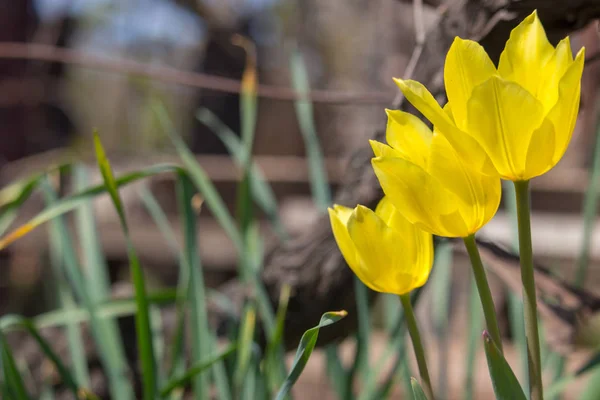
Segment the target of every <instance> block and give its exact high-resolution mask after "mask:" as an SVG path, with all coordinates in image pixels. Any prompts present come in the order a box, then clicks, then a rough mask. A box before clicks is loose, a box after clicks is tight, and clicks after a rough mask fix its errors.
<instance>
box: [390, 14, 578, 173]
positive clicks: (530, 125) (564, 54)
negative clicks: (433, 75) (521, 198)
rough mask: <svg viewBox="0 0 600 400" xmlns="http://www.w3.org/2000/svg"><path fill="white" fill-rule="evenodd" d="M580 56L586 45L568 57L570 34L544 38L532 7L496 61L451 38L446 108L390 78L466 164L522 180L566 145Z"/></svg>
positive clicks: (416, 87) (546, 166)
mask: <svg viewBox="0 0 600 400" xmlns="http://www.w3.org/2000/svg"><path fill="white" fill-rule="evenodd" d="M583 62H584V49H582V50H581V51H580V52H579V53H578V54H577V56H576V57H575V59H574V60H573V55H572V52H571V46H570V42H569V38H568V37H567V38H565V39H563V40H562V41H561V42H560V43H559V44H558V45H557V46H556V48H554V47H553V46H552V45H551V44H550V42H548V39H547V38H546V34H545V32H544V28H543V27H542V24H541V22H540V20H539V19H538V16H537V13H536V12H535V11H534V12H533V13H532V14H531V15H529V16H528V17H527V18H526V19H525V20H523V22H521V23H520V24H519V26H517V27H516V28H515V29H514V30H513V31H512V33H511V35H510V39H509V40H508V42H507V43H506V47H505V48H504V51H503V52H502V55H501V56H500V62H499V65H498V68H497V69H496V67H495V66H494V64H493V63H492V61H491V60H490V58H489V57H488V55H487V53H486V52H485V50H484V49H483V47H481V46H480V45H479V44H478V43H476V42H473V41H470V40H463V39H460V38H456V39H455V40H454V43H453V44H452V46H451V48H450V50H449V52H448V55H447V57H446V63H445V67H444V81H445V86H446V93H447V96H448V102H449V104H450V105H451V109H448V110H446V111H447V112H445V110H442V108H441V107H440V105H439V104H438V103H437V102H436V100H435V99H434V98H433V96H432V95H431V94H430V93H429V92H428V91H427V89H426V88H425V87H424V86H423V85H421V84H420V83H418V82H416V81H411V80H406V81H404V80H401V79H396V83H397V84H398V86H399V87H400V89H401V90H402V92H403V93H404V95H405V96H406V98H407V99H408V101H410V102H411V103H412V104H413V105H414V106H415V107H416V108H417V109H419V111H421V112H422V113H423V115H425V117H426V118H427V119H429V120H430V121H431V122H432V123H433V125H434V126H435V127H436V129H437V130H439V132H440V133H442V134H443V135H444V136H446V138H447V139H448V140H449V141H450V142H451V143H452V145H453V147H455V148H456V149H457V150H458V151H459V152H460V153H461V155H462V156H463V157H464V158H465V159H467V161H468V162H469V163H470V165H471V167H475V168H478V169H480V170H481V171H482V172H484V173H486V174H490V173H492V172H493V171H494V170H495V172H496V173H497V174H499V175H500V176H501V177H502V178H504V179H508V180H512V181H525V180H529V179H531V178H533V177H536V176H539V175H542V174H544V173H545V172H547V171H548V170H550V169H551V168H552V167H554V166H555V165H556V164H557V163H558V162H559V161H560V159H561V158H562V156H563V154H564V153H565V151H566V149H567V146H568V145H569V141H570V140H571V136H572V133H573V129H574V127H575V120H576V118H577V112H578V109H579V97H580V81H581V74H582V71H583ZM481 150H483V152H485V154H487V157H489V160H487V159H486V158H485V156H484V155H483V154H484V153H483V152H482V151H481ZM490 162H491V165H493V169H490V168H489V167H490Z"/></svg>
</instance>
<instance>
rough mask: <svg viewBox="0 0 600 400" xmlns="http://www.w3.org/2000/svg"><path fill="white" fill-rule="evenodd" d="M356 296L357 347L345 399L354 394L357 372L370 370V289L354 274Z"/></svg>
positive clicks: (364, 374)
mask: <svg viewBox="0 0 600 400" xmlns="http://www.w3.org/2000/svg"><path fill="white" fill-rule="evenodd" d="M354 297H355V298H356V312H357V315H358V330H357V332H356V347H355V351H354V361H353V362H352V365H351V366H350V368H349V370H348V373H347V376H346V388H345V392H344V394H343V398H344V399H348V398H350V397H351V396H352V392H353V390H354V379H355V375H356V372H357V371H358V370H360V372H361V373H362V374H363V376H366V375H367V373H368V372H369V370H370V368H369V338H370V336H371V313H370V310H369V289H368V288H367V287H366V286H365V285H364V284H363V283H362V282H361V281H360V279H358V277H356V276H354Z"/></svg>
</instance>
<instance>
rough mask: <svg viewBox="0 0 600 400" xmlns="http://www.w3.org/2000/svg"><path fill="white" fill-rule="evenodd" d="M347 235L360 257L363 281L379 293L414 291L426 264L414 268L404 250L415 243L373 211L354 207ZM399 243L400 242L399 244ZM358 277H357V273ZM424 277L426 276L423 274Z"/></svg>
mask: <svg viewBox="0 0 600 400" xmlns="http://www.w3.org/2000/svg"><path fill="white" fill-rule="evenodd" d="M348 232H349V234H350V236H351V237H352V240H353V241H354V243H355V246H356V249H357V254H358V255H359V258H360V263H361V270H362V273H363V274H364V277H365V279H364V280H363V282H364V283H365V284H366V285H367V286H369V287H371V288H372V289H373V290H376V291H379V292H387V293H395V294H405V293H408V292H410V291H411V290H412V289H414V288H415V286H414V282H415V281H416V280H417V279H422V275H423V272H424V271H427V270H428V269H430V268H431V266H430V265H424V264H423V265H417V264H415V263H414V259H412V257H406V253H405V251H408V252H411V251H414V246H415V243H413V242H410V239H411V238H409V237H402V236H400V235H398V234H397V232H396V231H395V230H393V229H390V228H389V227H388V226H387V225H386V224H385V223H384V222H383V221H382V220H381V219H380V218H379V217H378V216H377V215H376V214H375V213H374V212H373V211H371V210H369V209H368V208H366V207H363V206H358V207H357V208H356V209H355V211H354V213H353V215H352V217H351V218H350V221H349V222H348ZM399 241H400V243H399ZM357 275H358V274H357ZM427 275H428V273H427Z"/></svg>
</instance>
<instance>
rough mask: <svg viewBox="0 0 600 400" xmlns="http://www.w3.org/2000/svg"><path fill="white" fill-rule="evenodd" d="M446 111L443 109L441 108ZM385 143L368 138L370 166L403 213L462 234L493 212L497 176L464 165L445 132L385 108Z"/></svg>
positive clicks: (428, 227)
mask: <svg viewBox="0 0 600 400" xmlns="http://www.w3.org/2000/svg"><path fill="white" fill-rule="evenodd" d="M446 111H448V110H447V109H446ZM387 114H388V125H387V130H386V139H387V142H388V144H389V146H388V145H385V144H383V143H379V142H376V141H371V146H372V148H373V151H374V153H375V158H374V159H373V160H372V164H373V169H374V170H375V174H376V175H377V178H378V179H379V183H380V184H381V187H382V188H383V191H384V193H385V194H386V196H387V197H389V199H390V201H391V202H392V203H393V204H394V206H395V207H396V208H397V209H398V210H400V212H401V213H402V215H404V217H405V218H406V219H408V220H409V221H410V222H411V223H413V224H415V225H417V226H418V227H419V228H421V229H423V230H425V231H427V232H430V233H433V234H435V235H438V236H446V237H467V236H469V235H472V234H474V233H475V232H477V231H478V230H479V229H480V228H481V227H482V226H484V225H485V224H486V223H487V222H488V221H489V220H490V219H492V217H493V216H494V214H495V213H496V211H497V210H498V206H499V204H500V196H501V186H500V179H499V178H498V176H497V175H495V176H494V175H484V174H482V173H480V172H479V171H478V170H476V169H474V168H469V166H468V165H467V164H466V162H465V160H464V159H463V158H461V157H460V156H459V154H458V153H457V151H456V150H455V149H454V148H453V147H452V146H451V145H450V143H449V142H448V140H447V139H446V138H445V136H444V135H441V134H440V133H439V132H438V131H437V130H436V131H435V133H432V132H431V130H430V129H429V128H428V127H427V125H425V124H424V123H423V122H422V121H421V120H420V119H419V118H417V117H415V116H414V115H411V114H408V113H405V112H403V111H391V110H388V111H387Z"/></svg>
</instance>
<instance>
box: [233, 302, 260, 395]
mask: <svg viewBox="0 0 600 400" xmlns="http://www.w3.org/2000/svg"><path fill="white" fill-rule="evenodd" d="M255 326H256V307H255V305H254V304H253V303H252V302H250V303H248V304H246V306H245V307H244V314H243V318H242V324H241V327H240V330H239V336H238V341H237V343H238V354H237V362H236V366H235V372H234V374H233V385H234V387H235V393H236V396H235V397H236V398H240V397H242V394H243V393H244V387H245V386H246V385H247V384H248V382H247V375H248V371H249V369H250V361H251V357H252V347H253V344H254V331H255Z"/></svg>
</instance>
